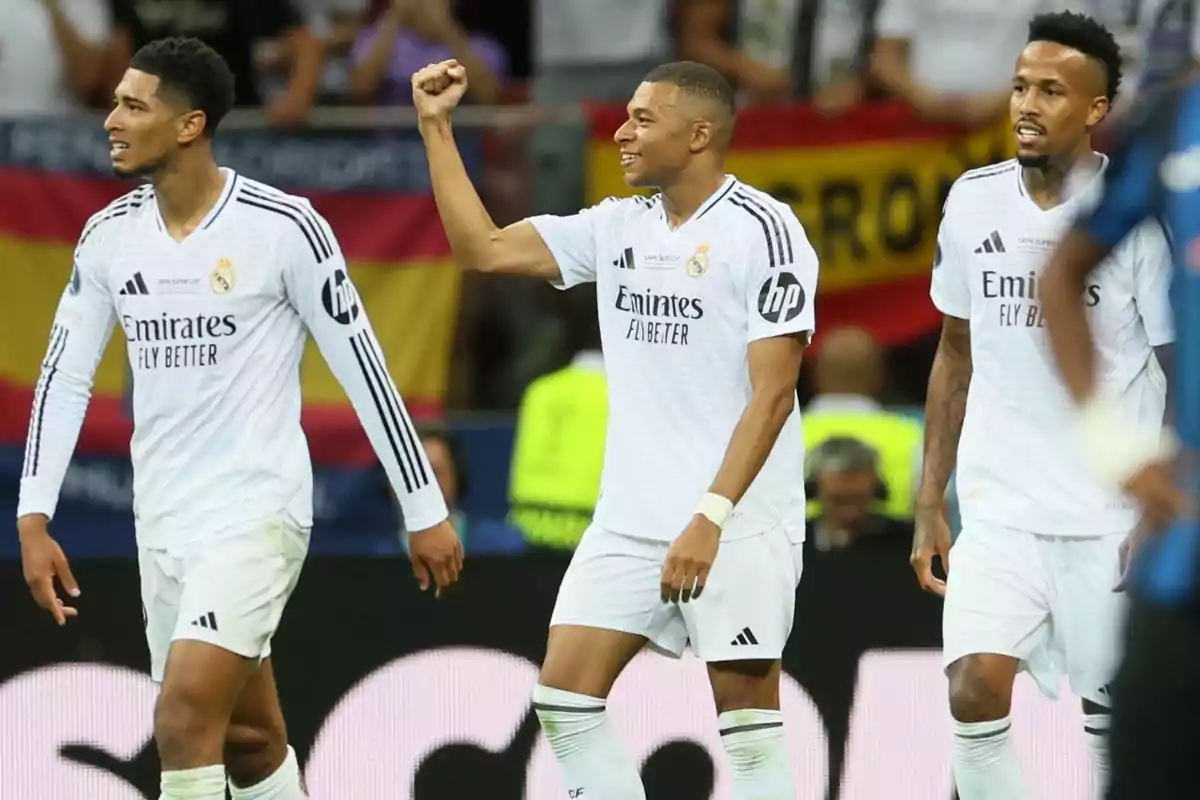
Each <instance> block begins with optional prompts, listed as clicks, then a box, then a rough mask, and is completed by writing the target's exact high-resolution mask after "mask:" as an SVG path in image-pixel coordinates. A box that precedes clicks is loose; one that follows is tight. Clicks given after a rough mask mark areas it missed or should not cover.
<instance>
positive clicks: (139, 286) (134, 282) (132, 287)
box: [117, 272, 150, 295]
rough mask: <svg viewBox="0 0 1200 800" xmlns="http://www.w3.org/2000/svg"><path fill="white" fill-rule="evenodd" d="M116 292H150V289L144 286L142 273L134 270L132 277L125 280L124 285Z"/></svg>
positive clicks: (127, 293) (126, 293) (129, 293)
mask: <svg viewBox="0 0 1200 800" xmlns="http://www.w3.org/2000/svg"><path fill="white" fill-rule="evenodd" d="M117 294H124V295H131V294H150V290H149V289H147V288H146V282H145V281H144V280H142V273H140V272H135V273H133V277H132V278H130V279H129V280H127V281H125V287H124V288H123V289H121V291H119V292H117Z"/></svg>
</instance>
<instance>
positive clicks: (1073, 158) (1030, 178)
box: [1021, 141, 1100, 208]
mask: <svg viewBox="0 0 1200 800" xmlns="http://www.w3.org/2000/svg"><path fill="white" fill-rule="evenodd" d="M1099 161H1100V157H1099V156H1098V155H1096V153H1095V152H1094V151H1093V150H1092V145H1091V142H1090V141H1084V142H1083V144H1082V145H1080V147H1078V148H1077V149H1076V150H1074V151H1072V152H1071V153H1070V154H1069V155H1067V156H1065V157H1063V158H1059V159H1055V160H1054V161H1052V162H1051V163H1050V164H1048V165H1047V166H1046V167H1045V168H1044V169H1043V168H1037V167H1024V168H1022V170H1021V179H1022V180H1024V181H1025V188H1026V189H1028V190H1029V195H1030V197H1032V198H1033V201H1034V202H1035V203H1037V204H1038V205H1039V206H1041V207H1042V208H1052V207H1054V206H1057V205H1059V204H1060V203H1062V202H1063V200H1065V199H1066V198H1065V197H1064V196H1063V188H1064V186H1065V184H1066V181H1067V176H1068V175H1070V174H1071V172H1072V171H1073V170H1075V169H1076V168H1077V167H1078V168H1090V167H1091V166H1092V165H1093V164H1098V163H1099Z"/></svg>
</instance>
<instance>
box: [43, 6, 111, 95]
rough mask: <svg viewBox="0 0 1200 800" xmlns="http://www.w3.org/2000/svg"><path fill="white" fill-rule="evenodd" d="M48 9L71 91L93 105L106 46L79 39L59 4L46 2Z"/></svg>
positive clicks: (77, 33) (77, 32) (102, 73)
mask: <svg viewBox="0 0 1200 800" xmlns="http://www.w3.org/2000/svg"><path fill="white" fill-rule="evenodd" d="M46 9H47V11H48V12H49V14H50V22H51V24H52V26H53V28H54V37H55V39H56V40H57V41H58V51H59V53H60V54H61V55H62V59H63V65H64V66H65V67H66V73H67V81H68V82H69V83H70V85H71V90H72V91H73V92H74V93H75V96H76V98H77V99H78V100H79V101H80V102H82V103H90V102H92V101H93V100H94V99H95V98H94V96H93V95H94V94H95V92H96V89H97V88H98V87H99V82H100V79H101V78H102V77H103V75H104V69H103V68H104V59H105V55H106V51H105V46H104V45H103V44H95V43H92V42H89V41H87V40H86V39H84V38H83V37H82V36H80V35H79V31H77V30H76V29H75V26H74V25H73V24H72V23H71V20H70V19H68V18H67V15H66V14H64V13H63V11H62V9H61V8H60V7H59V4H58V3H57V2H50V3H47V4H46Z"/></svg>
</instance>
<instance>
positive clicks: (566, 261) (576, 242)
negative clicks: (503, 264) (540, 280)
mask: <svg viewBox="0 0 1200 800" xmlns="http://www.w3.org/2000/svg"><path fill="white" fill-rule="evenodd" d="M619 207H620V201H618V200H616V199H615V198H611V197H610V198H608V199H606V200H602V201H601V202H599V203H597V204H596V205H594V206H592V207H590V208H585V209H584V210H582V211H580V212H579V213H578V214H570V215H567V216H557V215H553V214H543V215H540V216H536V217H530V218H529V219H527V220H525V223H527V224H528V225H529V227H531V228H532V229H533V230H534V232H535V233H536V234H537V236H538V237H540V239H541V243H542V246H543V247H544V248H546V250H548V251H549V253H550V257H551V260H552V261H553V263H554V270H553V272H551V270H550V269H549V268H548V267H546V268H545V269H544V271H543V272H542V273H541V274H540V275H539V277H544V278H546V279H547V280H549V281H550V282H551V283H553V284H554V286H555V287H557V288H559V289H569V288H571V287H572V286H577V285H579V284H581V283H591V282H593V281H595V280H596V263H597V261H598V260H599V255H600V241H601V237H602V236H604V235H605V232H606V231H607V230H609V228H610V227H611V225H612V224H613V222H614V215H615V214H616V212H617V209H618V208H619ZM521 225H522V224H521V223H518V224H517V226H511V227H518V226H521ZM505 230H508V229H507V228H506V229H505ZM530 252H532V248H530ZM543 266H544V267H545V266H546V265H543Z"/></svg>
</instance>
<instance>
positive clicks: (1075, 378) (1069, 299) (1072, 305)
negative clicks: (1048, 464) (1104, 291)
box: [1041, 230, 1106, 403]
mask: <svg viewBox="0 0 1200 800" xmlns="http://www.w3.org/2000/svg"><path fill="white" fill-rule="evenodd" d="M1105 255H1106V253H1105V251H1104V250H1103V248H1101V247H1099V246H1098V245H1097V244H1096V243H1094V242H1092V241H1091V238H1090V237H1089V236H1088V235H1087V234H1086V233H1083V232H1082V231H1078V230H1074V231H1071V232H1070V233H1068V234H1067V235H1066V237H1064V238H1063V241H1062V243H1061V244H1060V245H1059V247H1058V250H1057V251H1055V253H1054V255H1053V256H1052V257H1051V259H1050V263H1049V264H1048V265H1047V266H1046V271H1045V274H1044V275H1043V277H1042V280H1041V284H1042V286H1041V290H1042V291H1041V296H1042V309H1043V313H1044V314H1045V317H1046V331H1047V333H1048V334H1049V336H1050V346H1051V349H1052V350H1053V352H1054V360H1055V363H1056V364H1057V365H1058V370H1059V372H1060V373H1061V374H1062V378H1063V382H1064V383H1065V384H1066V386H1067V389H1068V391H1070V393H1071V396H1072V397H1073V398H1075V402H1077V403H1082V402H1084V401H1085V400H1087V399H1088V398H1090V397H1091V395H1092V393H1093V392H1094V391H1095V387H1096V347H1095V342H1094V341H1093V339H1092V331H1091V329H1090V328H1089V327H1088V321H1087V315H1086V313H1085V312H1084V309H1083V300H1082V298H1083V293H1084V291H1085V289H1086V286H1085V284H1086V282H1087V275H1088V273H1089V272H1091V271H1092V269H1093V268H1094V267H1095V266H1096V265H1097V264H1099V263H1100V261H1101V260H1103V258H1104V256H1105Z"/></svg>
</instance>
